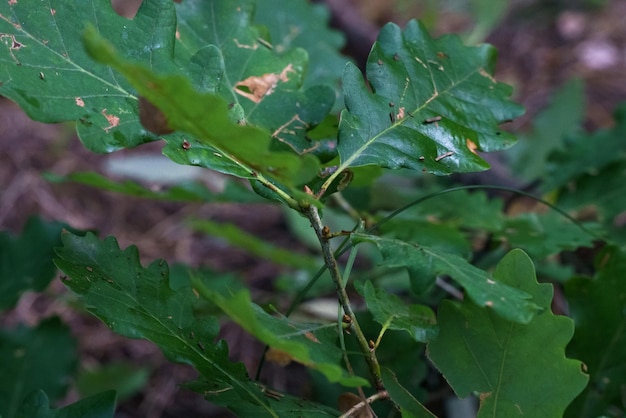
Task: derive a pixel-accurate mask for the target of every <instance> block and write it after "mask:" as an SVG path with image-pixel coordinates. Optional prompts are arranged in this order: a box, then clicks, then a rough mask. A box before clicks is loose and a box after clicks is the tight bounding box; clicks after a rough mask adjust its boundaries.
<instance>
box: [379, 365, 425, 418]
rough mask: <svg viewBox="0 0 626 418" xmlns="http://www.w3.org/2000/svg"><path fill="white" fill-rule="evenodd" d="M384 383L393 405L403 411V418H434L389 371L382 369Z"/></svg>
mask: <svg viewBox="0 0 626 418" xmlns="http://www.w3.org/2000/svg"><path fill="white" fill-rule="evenodd" d="M382 375H383V382H384V384H385V388H386V389H387V392H389V396H390V397H391V400H392V401H393V403H395V404H396V405H397V406H398V407H399V408H400V410H401V411H402V417H403V418H433V417H435V415H433V413H431V412H430V411H429V410H428V409H426V407H425V406H424V405H422V404H421V403H420V402H419V401H418V400H417V399H415V397H414V396H413V395H411V393H409V392H408V391H407V390H406V389H405V388H404V387H402V385H400V383H399V382H398V379H396V376H395V375H394V374H393V372H391V371H390V370H389V369H382Z"/></svg>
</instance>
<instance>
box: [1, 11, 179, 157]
mask: <svg viewBox="0 0 626 418" xmlns="http://www.w3.org/2000/svg"><path fill="white" fill-rule="evenodd" d="M85 22H91V23H92V24H93V25H97V27H98V29H99V30H100V31H101V32H102V33H108V34H111V39H112V42H113V43H114V45H115V47H116V48H119V49H120V50H123V51H125V53H126V54H127V55H128V56H131V57H133V59H135V60H137V61H141V62H144V63H146V65H148V66H149V68H151V69H154V70H157V71H174V70H175V66H174V63H173V61H172V58H173V50H174V36H173V33H174V31H175V30H176V14H175V10H174V6H173V4H172V2H171V1H167V0H150V1H144V2H143V3H142V6H141V8H140V9H139V12H138V13H137V16H136V17H135V18H134V19H133V20H128V19H126V18H123V17H121V16H119V15H118V14H117V13H115V11H114V10H113V9H112V7H111V2H110V1H108V0H90V1H87V2H81V3H76V2H74V1H70V0H51V1H48V2H41V1H38V0H20V1H4V2H1V3H0V63H1V64H2V65H1V67H0V95H3V96H6V97H8V98H9V99H11V100H13V101H15V102H16V103H18V104H19V105H20V107H21V108H22V109H23V110H24V111H25V112H26V113H27V114H28V116H29V117H30V118H31V119H34V120H38V121H42V122H47V123H50V122H64V121H77V125H76V126H77V131H78V135H79V137H80V139H81V141H82V142H83V143H84V144H85V146H86V147H87V148H89V149H90V150H92V151H94V152H112V151H115V150H118V149H122V148H128V147H134V146H137V145H139V144H142V143H145V142H150V141H154V140H156V139H157V137H156V136H155V135H153V134H151V133H150V132H148V131H146V129H144V128H143V126H142V125H141V123H140V122H139V115H138V103H137V97H136V95H135V93H134V91H133V89H132V88H131V86H130V84H129V83H128V82H127V81H126V80H124V79H123V78H120V77H119V76H118V75H117V74H115V73H114V72H113V71H111V69H110V68H107V67H104V66H97V65H94V64H93V60H92V59H91V58H89V56H88V55H87V53H86V51H85V49H84V48H83V45H82V41H81V34H82V32H83V30H84V24H85Z"/></svg>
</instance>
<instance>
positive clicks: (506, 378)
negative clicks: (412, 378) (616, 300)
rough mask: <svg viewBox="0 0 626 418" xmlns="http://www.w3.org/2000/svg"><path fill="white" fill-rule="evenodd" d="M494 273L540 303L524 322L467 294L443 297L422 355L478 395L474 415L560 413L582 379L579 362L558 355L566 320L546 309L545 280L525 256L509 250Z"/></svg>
mask: <svg viewBox="0 0 626 418" xmlns="http://www.w3.org/2000/svg"><path fill="white" fill-rule="evenodd" d="M494 277H495V278H497V279H498V280H500V281H502V282H504V283H506V284H508V285H510V286H514V287H516V288H520V289H522V290H524V291H525V292H527V293H529V294H531V295H533V300H534V301H535V302H536V303H537V304H538V305H540V306H541V307H542V308H544V311H543V312H541V313H539V314H537V315H536V316H535V317H534V318H533V319H532V320H531V321H530V322H529V323H528V324H520V323H513V322H509V321H507V320H505V319H503V318H501V317H497V316H495V315H493V313H492V312H490V311H489V310H488V309H485V308H483V307H478V306H476V305H475V304H473V303H470V302H469V301H467V300H466V301H464V302H463V303H460V304H459V303H454V302H449V301H444V302H443V303H442V304H441V305H440V307H439V310H438V314H437V322H438V323H439V336H438V337H437V339H435V340H433V341H431V342H430V343H429V344H428V356H429V357H430V359H431V360H432V361H433V362H434V363H435V365H436V366H437V367H438V368H439V370H441V372H442V373H443V375H444V376H445V378H446V380H447V381H448V382H449V383H450V385H451V386H452V388H453V389H454V391H455V393H456V394H457V395H458V396H459V397H462V398H463V397H466V396H468V395H470V394H471V393H472V392H478V393H479V394H480V399H481V406H480V410H479V413H478V417H518V416H519V417H522V416H523V417H537V418H541V417H545V418H552V417H560V416H563V412H564V410H565V408H566V407H567V405H568V404H569V403H570V402H571V401H572V400H573V399H574V398H575V397H576V395H578V394H579V393H580V391H581V390H583V388H584V387H585V385H586V384H587V380H588V376H586V375H585V374H584V373H582V372H581V366H582V364H581V363H580V362H579V361H576V360H571V359H568V358H566V357H565V346H566V345H567V343H568V342H569V340H570V339H571V337H572V335H573V332H574V324H573V321H572V320H570V319H569V318H566V317H563V316H556V315H554V314H553V313H552V312H551V311H550V303H551V301H552V287H551V285H549V284H539V283H537V279H536V277H535V269H534V266H533V264H532V261H531V260H530V258H528V256H527V255H526V254H525V253H524V252H523V251H521V250H513V251H511V252H510V253H509V254H507V256H505V257H504V258H503V259H502V261H500V263H499V264H498V266H497V267H496V271H495V272H494Z"/></svg>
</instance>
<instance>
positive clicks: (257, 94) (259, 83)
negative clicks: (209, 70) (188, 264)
mask: <svg viewBox="0 0 626 418" xmlns="http://www.w3.org/2000/svg"><path fill="white" fill-rule="evenodd" d="M292 72H295V70H294V69H293V65H291V64H289V65H288V66H287V67H285V68H284V69H283V70H282V71H281V72H280V73H279V74H276V73H267V74H263V75H261V76H250V77H248V78H246V79H245V80H241V81H239V82H237V83H236V84H235V92H236V93H237V94H239V95H241V96H243V97H245V98H247V99H250V100H252V101H253V102H254V103H259V102H260V101H261V100H263V97H265V96H267V95H270V94H272V93H273V92H274V89H275V88H276V85H277V84H278V82H279V81H282V82H283V83H284V82H287V81H288V80H289V76H288V74H289V73H292Z"/></svg>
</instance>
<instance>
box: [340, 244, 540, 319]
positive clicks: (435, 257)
mask: <svg viewBox="0 0 626 418" xmlns="http://www.w3.org/2000/svg"><path fill="white" fill-rule="evenodd" d="M351 238H352V242H353V243H354V244H356V243H360V242H370V243H372V244H375V245H376V246H377V247H378V249H379V250H380V252H381V253H382V256H383V259H384V261H383V263H382V264H383V265H385V266H388V267H404V268H406V269H407V271H408V272H409V278H410V280H411V286H412V288H413V289H414V290H415V291H416V292H417V293H423V292H425V291H426V290H428V289H429V288H430V287H431V286H432V285H433V284H434V283H435V278H436V276H437V275H441V274H447V275H449V276H450V277H451V278H452V279H453V280H454V281H455V282H457V283H458V284H460V285H461V286H463V288H464V289H465V293H466V294H467V296H468V297H469V299H471V300H472V302H473V303H475V304H476V305H477V306H480V307H488V309H489V310H493V311H494V312H495V313H496V314H497V315H499V316H501V317H502V318H506V319H508V320H511V321H514V322H519V323H528V322H530V321H531V320H532V318H533V317H534V316H535V315H536V314H537V312H539V311H540V310H542V309H543V307H540V306H538V305H537V304H535V303H534V301H533V300H530V299H531V297H532V296H531V295H530V294H528V293H527V292H525V291H523V290H519V289H516V288H515V287H512V286H510V285H508V284H507V283H506V282H505V281H503V280H498V279H497V278H496V277H492V276H491V275H490V274H489V273H487V272H486V271H484V270H481V269H479V268H477V267H474V266H473V265H471V264H470V263H468V262H467V261H466V260H464V259H463V258H461V257H459V256H458V255H456V254H451V253H447V252H445V251H441V250H439V249H436V248H431V247H425V246H422V245H418V244H411V243H407V242H404V241H400V240H396V239H390V238H382V237H378V236H375V235H367V234H363V233H353V234H351Z"/></svg>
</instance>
